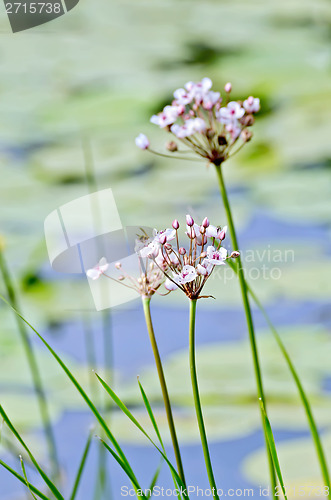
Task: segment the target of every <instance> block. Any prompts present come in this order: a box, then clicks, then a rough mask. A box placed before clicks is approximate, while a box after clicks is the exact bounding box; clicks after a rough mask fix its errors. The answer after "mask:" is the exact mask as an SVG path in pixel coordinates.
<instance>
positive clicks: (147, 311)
mask: <svg viewBox="0 0 331 500" xmlns="http://www.w3.org/2000/svg"><path fill="white" fill-rule="evenodd" d="M150 301H151V299H150V297H142V302H143V308H144V314H145V321H146V326H147V330H148V334H149V339H150V342H151V345H152V349H153V354H154V358H155V364H156V369H157V373H158V375H159V380H160V385H161V390H162V396H163V401H164V406H165V410H166V414H167V420H168V425H169V430H170V435H171V440H172V445H173V448H174V452H175V457H176V463H177V468H178V474H179V476H180V478H181V480H182V482H183V483H184V485H185V484H186V483H185V475H184V469H183V463H182V458H181V454H180V449H179V444H178V439H177V434H176V429H175V423H174V418H173V415H172V410H171V403H170V398H169V393H168V389H167V384H166V380H165V376H164V371H163V366H162V361H161V357H160V353H159V349H158V346H157V342H156V338H155V334H154V328H153V323H152V317H151V309H150Z"/></svg>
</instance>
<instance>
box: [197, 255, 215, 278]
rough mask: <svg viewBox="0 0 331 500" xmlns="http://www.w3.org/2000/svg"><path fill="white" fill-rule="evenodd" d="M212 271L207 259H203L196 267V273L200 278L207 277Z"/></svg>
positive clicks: (211, 265)
mask: <svg viewBox="0 0 331 500" xmlns="http://www.w3.org/2000/svg"><path fill="white" fill-rule="evenodd" d="M212 270H213V264H211V263H210V262H209V261H208V260H207V259H204V260H203V261H202V263H201V264H198V265H197V273H198V274H200V275H201V276H209V274H210V273H211V272H212Z"/></svg>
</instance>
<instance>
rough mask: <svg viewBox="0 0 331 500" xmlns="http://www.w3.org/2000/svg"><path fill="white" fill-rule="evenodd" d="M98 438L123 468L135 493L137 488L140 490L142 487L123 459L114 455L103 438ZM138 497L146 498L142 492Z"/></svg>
mask: <svg viewBox="0 0 331 500" xmlns="http://www.w3.org/2000/svg"><path fill="white" fill-rule="evenodd" d="M99 439H100V441H101V443H102V444H103V445H104V447H105V448H106V449H107V450H108V451H109V453H110V454H111V455H112V456H113V457H114V458H115V460H116V461H117V463H118V464H119V465H120V466H121V468H122V469H123V470H124V472H125V473H126V475H127V476H129V478H130V480H131V482H132V484H133V485H134V488H135V491H136V493H137V490H141V491H142V488H141V487H140V485H139V483H138V481H137V479H136V478H135V476H134V475H133V474H132V471H131V470H130V469H129V468H128V467H127V465H126V463H125V462H123V460H121V459H120V457H119V456H118V455H116V453H115V452H114V450H112V449H111V447H110V446H109V445H108V444H107V443H106V442H105V441H104V440H103V439H101V438H100V437H99ZM137 496H138V495H137ZM140 497H142V498H146V496H145V495H144V494H142V495H140Z"/></svg>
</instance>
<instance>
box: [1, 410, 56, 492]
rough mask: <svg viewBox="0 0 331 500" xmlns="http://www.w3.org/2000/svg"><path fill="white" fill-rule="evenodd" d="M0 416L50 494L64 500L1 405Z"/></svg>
mask: <svg viewBox="0 0 331 500" xmlns="http://www.w3.org/2000/svg"><path fill="white" fill-rule="evenodd" d="M0 414H1V416H2V418H3V419H4V422H5V424H6V425H7V426H8V428H9V429H10V431H11V432H12V433H13V434H14V436H15V437H16V439H17V440H18V441H19V442H20V443H21V445H22V446H23V448H24V449H25V451H26V452H27V453H28V455H29V457H30V459H31V461H32V463H33V465H34V466H35V467H36V469H37V471H38V472H39V474H40V475H41V477H42V478H43V480H44V481H45V483H46V484H47V486H48V487H49V489H50V490H51V492H52V493H53V495H54V496H55V497H56V498H57V499H58V500H64V498H63V496H62V495H61V493H60V492H59V490H58V489H57V487H56V486H55V485H54V483H53V482H52V481H51V480H50V479H49V477H48V476H47V474H45V472H44V471H43V470H42V468H41V467H40V465H39V464H38V462H37V460H36V459H35V458H34V456H33V454H32V452H31V451H30V449H29V448H28V446H27V445H26V443H25V442H24V441H23V439H22V438H21V436H20V435H19V433H18V432H17V430H16V429H15V427H14V426H13V424H12V423H11V421H10V420H9V418H8V416H7V414H6V412H5V410H4V409H3V407H2V406H1V405H0Z"/></svg>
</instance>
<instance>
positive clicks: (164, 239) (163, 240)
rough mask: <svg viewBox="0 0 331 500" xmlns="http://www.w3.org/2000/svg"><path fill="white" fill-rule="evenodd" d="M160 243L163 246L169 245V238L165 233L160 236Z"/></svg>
mask: <svg viewBox="0 0 331 500" xmlns="http://www.w3.org/2000/svg"><path fill="white" fill-rule="evenodd" d="M159 242H160V243H161V245H164V244H165V243H167V236H166V235H165V234H164V233H162V234H160V237H159Z"/></svg>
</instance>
